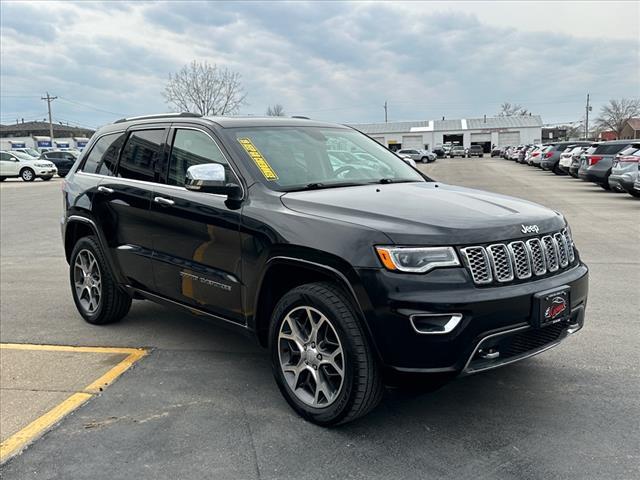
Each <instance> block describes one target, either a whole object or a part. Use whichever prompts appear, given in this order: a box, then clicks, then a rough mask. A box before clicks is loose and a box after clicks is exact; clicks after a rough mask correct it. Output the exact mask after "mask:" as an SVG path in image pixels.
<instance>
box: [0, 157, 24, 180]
mask: <svg viewBox="0 0 640 480" xmlns="http://www.w3.org/2000/svg"><path fill="white" fill-rule="evenodd" d="M19 171H20V161H19V160H18V158H16V157H15V156H13V155H12V154H10V153H8V152H2V153H0V175H2V176H3V177H14V176H17V175H18V173H19Z"/></svg>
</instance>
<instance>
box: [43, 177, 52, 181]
mask: <svg viewBox="0 0 640 480" xmlns="http://www.w3.org/2000/svg"><path fill="white" fill-rule="evenodd" d="M52 178H53V177H42V181H43V182H48V181H49V180H51V179H52Z"/></svg>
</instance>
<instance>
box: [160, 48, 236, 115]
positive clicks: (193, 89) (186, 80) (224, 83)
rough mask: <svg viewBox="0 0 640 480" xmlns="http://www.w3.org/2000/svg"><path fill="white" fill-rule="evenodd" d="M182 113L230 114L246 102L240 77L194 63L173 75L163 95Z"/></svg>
mask: <svg viewBox="0 0 640 480" xmlns="http://www.w3.org/2000/svg"><path fill="white" fill-rule="evenodd" d="M162 96H163V97H164V98H165V101H166V102H167V103H168V104H170V105H172V106H173V107H174V108H175V109H176V110H178V111H181V112H195V113H200V114H201V115H230V114H234V113H237V112H238V110H239V108H240V106H241V105H243V104H244V103H245V98H246V96H247V95H246V94H245V93H244V91H243V89H242V84H241V83H240V74H239V73H238V72H232V71H231V70H229V69H227V68H223V67H218V66H217V65H215V64H213V65H211V64H209V63H208V62H207V61H206V60H205V61H204V62H197V61H195V60H193V61H192V62H191V63H189V64H187V65H185V66H184V67H182V68H181V69H180V70H178V71H177V72H176V73H174V74H169V81H168V82H167V86H166V87H165V89H164V92H163V93H162Z"/></svg>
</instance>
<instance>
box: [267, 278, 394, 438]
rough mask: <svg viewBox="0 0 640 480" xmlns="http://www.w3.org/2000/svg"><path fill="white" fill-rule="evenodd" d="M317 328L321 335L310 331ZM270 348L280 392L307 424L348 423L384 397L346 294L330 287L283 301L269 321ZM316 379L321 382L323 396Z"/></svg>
mask: <svg viewBox="0 0 640 480" xmlns="http://www.w3.org/2000/svg"><path fill="white" fill-rule="evenodd" d="M292 322H293V323H292ZM313 324H315V325H316V326H317V328H318V330H317V333H316V335H317V336H314V334H313V333H312V332H313V331H312V330H311V329H310V328H309V327H310V326H311V325H313ZM292 325H295V326H297V329H296V330H295V331H294V326H292ZM318 325H319V326H318ZM283 336H284V337H287V338H284V337H283ZM294 337H295V338H296V339H297V340H295V341H294V340H293V338H294ZM314 340H316V341H317V344H316V343H314ZM321 344H322V347H321V346H320V345H321ZM269 348H270V350H271V363H272V369H273V375H274V377H275V380H276V383H277V385H278V388H279V389H280V391H281V392H282V395H283V396H284V397H285V399H286V400H287V402H288V403H289V405H290V406H291V407H292V408H293V409H294V410H295V411H296V412H297V413H298V414H299V415H300V416H301V417H302V418H304V419H305V420H308V421H310V422H313V423H315V424H317V425H322V426H331V425H338V424H343V423H347V422H350V421H352V420H355V419H356V418H358V417H361V416H363V415H365V414H367V413H368V412H369V411H371V410H372V409H373V408H374V407H375V406H376V405H377V404H378V403H379V402H380V400H381V398H382V394H383V392H384V387H383V383H382V377H381V372H380V368H379V366H378V364H377V361H376V358H375V356H374V352H373V349H372V347H371V345H370V343H369V341H368V339H367V337H366V333H365V331H364V329H363V327H362V325H361V324H360V322H359V320H358V318H357V314H356V311H355V309H354V307H353V306H352V304H351V302H350V301H349V299H348V297H347V295H345V294H344V293H343V291H342V290H341V289H340V288H338V287H337V286H336V285H334V284H332V283H326V282H319V283H309V284H306V285H302V286H299V287H296V288H294V289H292V290H290V291H289V292H288V293H286V294H285V295H284V296H283V297H282V298H281V299H280V301H279V302H278V304H277V305H276V307H275V309H274V311H273V313H272V316H271V324H270V329H269ZM338 350H339V351H340V352H341V353H338V354H337V353H336V352H337V351H338ZM323 355H324V357H323ZM330 356H335V360H333V363H332V362H331V361H330V360H329V361H328V359H329V358H330ZM303 362H304V363H303ZM287 367H290V368H289V370H287V372H286V373H285V370H286V369H287ZM338 368H341V371H342V376H341V375H340V370H339V369H338ZM314 372H316V373H314ZM285 375H286V376H285ZM316 378H322V379H323V384H324V388H323V389H321V390H320V391H318V388H317V385H318V383H316V381H315V379H316ZM312 384H313V385H315V386H316V387H315V388H313V387H312Z"/></svg>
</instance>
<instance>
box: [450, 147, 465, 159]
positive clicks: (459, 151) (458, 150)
mask: <svg viewBox="0 0 640 480" xmlns="http://www.w3.org/2000/svg"><path fill="white" fill-rule="evenodd" d="M448 155H449V158H453V157H466V156H467V149H466V148H464V147H463V146H462V145H454V146H453V147H451V150H449V154H448Z"/></svg>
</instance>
